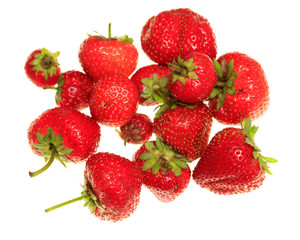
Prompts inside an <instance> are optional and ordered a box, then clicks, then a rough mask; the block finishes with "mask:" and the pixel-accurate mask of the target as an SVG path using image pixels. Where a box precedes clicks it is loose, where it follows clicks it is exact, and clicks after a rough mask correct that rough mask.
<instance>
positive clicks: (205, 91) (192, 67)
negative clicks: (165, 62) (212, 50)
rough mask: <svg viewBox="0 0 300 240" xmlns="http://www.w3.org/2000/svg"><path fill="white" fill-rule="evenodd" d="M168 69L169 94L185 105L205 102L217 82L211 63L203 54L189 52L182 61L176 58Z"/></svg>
mask: <svg viewBox="0 0 300 240" xmlns="http://www.w3.org/2000/svg"><path fill="white" fill-rule="evenodd" d="M169 67H170V68H171V69H173V71H172V72H171V74H172V75H171V80H172V86H171V88H170V91H171V94H172V96H173V97H174V98H176V99H178V100H179V101H182V102H185V103H198V102H202V101H204V100H206V99H207V98H208V97H209V96H210V93H211V92H212V90H213V89H214V87H215V86H216V84H217V82H218V76H217V73H216V70H215V67H214V64H213V61H212V60H211V59H210V58H209V57H208V56H207V55H205V54H203V53H199V52H191V53H190V54H188V55H186V56H184V58H183V59H182V58H181V57H180V56H179V57H178V60H177V62H176V61H175V60H174V61H173V63H172V64H169Z"/></svg>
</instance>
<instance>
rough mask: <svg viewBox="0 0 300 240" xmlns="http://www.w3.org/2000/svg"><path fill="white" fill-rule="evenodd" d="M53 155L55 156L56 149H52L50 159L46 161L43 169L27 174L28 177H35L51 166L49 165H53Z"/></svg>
mask: <svg viewBox="0 0 300 240" xmlns="http://www.w3.org/2000/svg"><path fill="white" fill-rule="evenodd" d="M55 154H56V148H55V147H52V150H51V155H50V159H49V160H48V162H47V164H46V165H45V166H44V167H42V168H41V169H40V170H37V171H35V172H29V176H30V177H36V176H37V175H39V174H41V173H43V172H45V171H46V170H47V169H48V168H49V167H50V166H51V164H52V163H53V161H54V157H55Z"/></svg>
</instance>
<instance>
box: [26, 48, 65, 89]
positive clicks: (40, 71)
mask: <svg viewBox="0 0 300 240" xmlns="http://www.w3.org/2000/svg"><path fill="white" fill-rule="evenodd" d="M58 56H59V52H55V53H54V54H52V53H51V52H50V51H48V50H46V49H45V48H42V49H37V50H35V51H33V52H32V53H31V54H30V55H29V56H28V58H27V60H26V62H25V67H24V69H25V73H26V75H27V77H28V78H29V80H30V81H32V82H33V83H34V84H35V85H36V86H38V87H48V86H54V85H55V84H56V83H57V79H58V78H59V76H60V74H61V70H60V67H59V63H58V62H57V57H58Z"/></svg>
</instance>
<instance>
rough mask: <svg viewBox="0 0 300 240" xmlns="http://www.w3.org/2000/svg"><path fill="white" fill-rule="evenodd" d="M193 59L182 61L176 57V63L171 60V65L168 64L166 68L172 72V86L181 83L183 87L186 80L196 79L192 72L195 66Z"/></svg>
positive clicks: (196, 76)
mask: <svg viewBox="0 0 300 240" xmlns="http://www.w3.org/2000/svg"><path fill="white" fill-rule="evenodd" d="M193 62H194V58H190V59H188V60H186V61H184V60H183V59H182V58H181V57H180V56H178V59H177V62H176V61H175V59H173V62H172V63H169V64H168V67H169V68H171V69H172V70H173V71H172V72H170V74H172V76H173V77H172V84H173V83H174V82H176V81H179V82H181V83H182V84H183V85H184V86H185V82H186V78H191V79H198V78H199V77H198V75H197V74H196V73H195V72H194V70H195V69H196V68H198V66H197V65H194V64H193Z"/></svg>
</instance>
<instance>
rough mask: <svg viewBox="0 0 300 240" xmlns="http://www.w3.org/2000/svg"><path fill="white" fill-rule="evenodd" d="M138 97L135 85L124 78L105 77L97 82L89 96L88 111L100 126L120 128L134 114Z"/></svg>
mask: <svg viewBox="0 0 300 240" xmlns="http://www.w3.org/2000/svg"><path fill="white" fill-rule="evenodd" d="M138 100H139V95H138V91H137V88H136V86H135V84H134V83H133V82H132V81H130V79H129V78H127V77H124V76H117V75H115V76H113V75H111V76H106V77H103V78H101V80H100V81H98V82H97V83H96V84H95V86H94V88H93V90H92V92H91V96H90V102H89V105H90V111H91V115H92V117H93V118H94V119H96V120H97V121H98V122H99V123H100V124H102V125H105V126H110V127H121V126H123V125H125V124H127V123H128V122H129V121H130V120H131V119H132V118H133V116H134V114H135V113H136V110H137V107H138Z"/></svg>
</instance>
